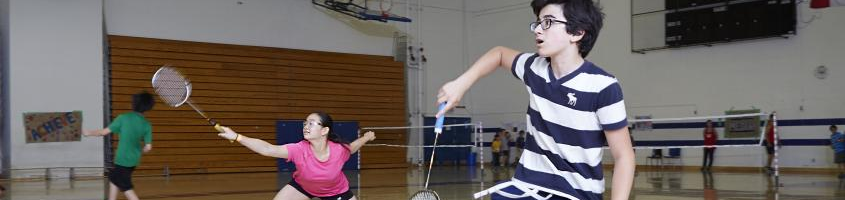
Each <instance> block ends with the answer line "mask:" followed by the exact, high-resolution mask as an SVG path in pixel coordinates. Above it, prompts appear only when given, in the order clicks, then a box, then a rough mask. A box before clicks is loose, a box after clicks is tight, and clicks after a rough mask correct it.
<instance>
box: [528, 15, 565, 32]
mask: <svg viewBox="0 0 845 200" xmlns="http://www.w3.org/2000/svg"><path fill="white" fill-rule="evenodd" d="M555 23H561V24H564V25H567V26H568V25H569V22H565V21H560V20H554V19H551V18H546V19H543V20H540V21H536V22H531V32H534V30H535V29H537V26H540V25H543V26H542V27H541V28H543V30H548V29H549V28H551V27H552V24H555Z"/></svg>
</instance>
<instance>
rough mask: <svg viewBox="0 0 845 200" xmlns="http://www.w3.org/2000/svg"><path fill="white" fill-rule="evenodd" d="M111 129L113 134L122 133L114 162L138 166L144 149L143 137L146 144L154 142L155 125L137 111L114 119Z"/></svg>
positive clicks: (126, 165)
mask: <svg viewBox="0 0 845 200" xmlns="http://www.w3.org/2000/svg"><path fill="white" fill-rule="evenodd" d="M109 129H110V130H111V132H112V133H113V134H116V135H120V141H119V142H118V143H117V154H115V156H114V157H115V158H114V164H117V165H120V166H124V167H134V166H137V165H138V163H139V162H140V161H141V151H142V150H143V149H142V148H143V146H142V145H141V139H144V144H152V142H153V127H152V126H151V125H150V122H149V121H147V119H145V118H144V116H143V115H141V114H139V113H137V112H129V113H123V114H121V115H119V116H117V118H115V119H114V121H112V123H111V124H110V125H109Z"/></svg>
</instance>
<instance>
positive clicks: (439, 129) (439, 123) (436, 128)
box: [434, 102, 446, 133]
mask: <svg viewBox="0 0 845 200" xmlns="http://www.w3.org/2000/svg"><path fill="white" fill-rule="evenodd" d="M445 108H446V102H443V103H441V104H440V108H438V109H437V112H440V111H443V109H445ZM445 117H446V114H445V113H444V114H443V115H440V117H438V118H437V122H435V123H434V132H435V133H443V118H445Z"/></svg>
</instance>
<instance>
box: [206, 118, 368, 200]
mask: <svg viewBox="0 0 845 200" xmlns="http://www.w3.org/2000/svg"><path fill="white" fill-rule="evenodd" d="M302 125H303V128H302V135H303V137H304V138H305V139H303V140H302V141H300V142H298V143H291V144H285V145H272V144H270V143H267V142H265V141H264V140H260V139H254V138H249V137H246V136H244V135H241V134H238V133H236V132H234V131H232V129H229V128H228V127H223V130H224V131H225V132H223V133H220V134H218V135H219V136H220V137H223V138H226V139H229V140H234V141H238V142H239V143H241V144H242V145H244V146H246V147H247V148H249V149H250V150H252V151H255V152H256V153H259V154H261V155H263V156H269V157H276V158H285V159H288V161H289V162H293V163H294V165H296V172H294V173H293V180H291V182H290V183H288V185H286V186H285V187H283V188H282V190H280V191H279V193H277V194H276V197H274V198H273V199H274V200H282V199H285V200H289V199H293V200H308V199H311V198H314V197H317V198H320V199H322V200H329V199H331V200H337V199H341V200H356V198H355V196H354V195H353V194H352V191H349V181H348V180H346V176H345V175H343V172H342V171H341V169H342V168H343V163H345V162H346V160H348V159H349V156H350V155H352V154H353V153H355V152H357V151H358V149H360V148H361V146H364V144H365V143H367V142H369V141H372V140H374V139H376V136H375V133H374V132H372V131H368V132H367V133H364V135H363V136H361V137H360V138H358V139H357V140H355V141H354V142H352V143H346V142H343V141H341V140H340V137H338V135H337V134H335V133H334V132H332V130H331V126H332V118H331V116H329V115H328V114H326V113H323V112H315V113H311V114H310V115H308V118H306V119H305V122H303V123H302Z"/></svg>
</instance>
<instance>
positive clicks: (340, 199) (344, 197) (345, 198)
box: [288, 179, 355, 200]
mask: <svg viewBox="0 0 845 200" xmlns="http://www.w3.org/2000/svg"><path fill="white" fill-rule="evenodd" d="M288 185H290V186H291V187H293V188H294V189H296V190H297V191H299V192H300V193H302V194H304V195H305V196H307V197H308V198H309V199H310V198H314V197H317V198H320V200H349V199H352V197H354V196H355V195H354V194H352V191H350V190H346V192H343V193H341V194H338V195H334V196H328V197H318V196H314V195H312V194H311V193H308V192H306V191H305V189H303V188H302V186H301V185H299V183H297V182H296V180H293V179H291V180H290V182H288Z"/></svg>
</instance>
